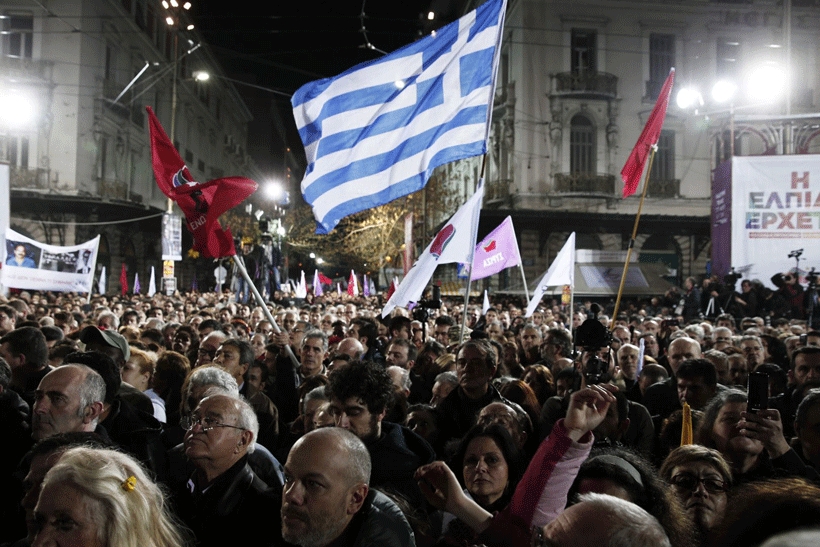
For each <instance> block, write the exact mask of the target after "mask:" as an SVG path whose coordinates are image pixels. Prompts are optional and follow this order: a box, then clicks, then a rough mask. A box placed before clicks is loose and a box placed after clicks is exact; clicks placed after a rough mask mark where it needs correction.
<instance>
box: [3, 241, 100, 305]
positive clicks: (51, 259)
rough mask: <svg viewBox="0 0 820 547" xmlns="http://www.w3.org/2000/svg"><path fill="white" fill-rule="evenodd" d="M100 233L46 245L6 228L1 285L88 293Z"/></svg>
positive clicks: (36, 289)
mask: <svg viewBox="0 0 820 547" xmlns="http://www.w3.org/2000/svg"><path fill="white" fill-rule="evenodd" d="M99 246H100V236H97V237H95V238H94V239H92V240H90V241H86V242H85V243H80V244H79V245H68V246H65V247H63V246H59V245H46V244H45V243H40V242H38V241H34V240H33V239H29V238H27V237H26V236H24V235H22V234H18V233H17V232H15V231H14V230H12V229H10V228H9V229H7V230H6V244H5V248H4V249H3V252H4V255H3V269H2V270H0V274H1V275H2V280H3V285H4V286H6V287H10V288H14V289H29V290H35V291H60V292H78V293H87V292H90V291H91V287H92V283H93V281H94V268H95V266H96V264H97V251H98V249H99Z"/></svg>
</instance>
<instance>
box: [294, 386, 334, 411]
mask: <svg viewBox="0 0 820 547" xmlns="http://www.w3.org/2000/svg"><path fill="white" fill-rule="evenodd" d="M329 400H330V398H329V397H328V396H327V393H325V386H319V387H315V388H313V389H311V390H310V391H308V392H307V394H305V397H304V399H302V409H301V410H302V414H304V413H305V409H306V408H307V404H308V402H310V401H329Z"/></svg>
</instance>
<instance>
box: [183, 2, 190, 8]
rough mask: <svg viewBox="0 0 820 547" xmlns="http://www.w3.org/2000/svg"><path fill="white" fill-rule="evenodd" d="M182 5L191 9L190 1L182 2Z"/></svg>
mask: <svg viewBox="0 0 820 547" xmlns="http://www.w3.org/2000/svg"><path fill="white" fill-rule="evenodd" d="M182 7H183V8H185V9H191V3H190V2H185V3H184V4H182Z"/></svg>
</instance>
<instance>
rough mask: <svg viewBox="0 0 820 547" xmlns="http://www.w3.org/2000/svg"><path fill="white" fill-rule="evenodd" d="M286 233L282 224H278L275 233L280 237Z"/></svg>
mask: <svg viewBox="0 0 820 547" xmlns="http://www.w3.org/2000/svg"><path fill="white" fill-rule="evenodd" d="M286 233H287V232H286V231H285V227H284V226H279V227H278V228H277V229H276V234H277V235H279V236H281V237H285V234H286Z"/></svg>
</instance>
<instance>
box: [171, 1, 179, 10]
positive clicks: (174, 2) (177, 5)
mask: <svg viewBox="0 0 820 547" xmlns="http://www.w3.org/2000/svg"><path fill="white" fill-rule="evenodd" d="M171 5H172V6H174V7H175V8H178V7H179V2H177V0H171Z"/></svg>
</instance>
